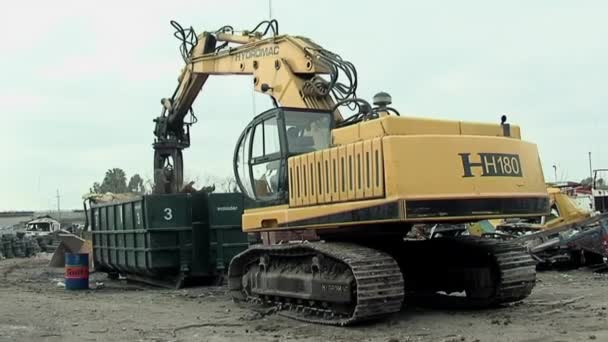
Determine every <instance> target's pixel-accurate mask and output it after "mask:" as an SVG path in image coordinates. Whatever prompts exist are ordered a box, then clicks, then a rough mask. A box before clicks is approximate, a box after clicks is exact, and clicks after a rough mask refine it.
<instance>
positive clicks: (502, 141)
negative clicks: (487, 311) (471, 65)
mask: <svg viewBox="0 0 608 342" xmlns="http://www.w3.org/2000/svg"><path fill="white" fill-rule="evenodd" d="M173 25H174V27H176V29H177V33H176V36H178V37H180V38H181V40H182V47H181V51H182V57H183V58H184V61H185V67H184V69H183V70H182V72H181V74H180V77H179V84H178V86H177V88H176V90H175V92H174V94H173V96H172V97H171V98H168V99H163V100H162V101H161V102H162V104H163V112H162V113H161V116H160V117H158V118H157V119H156V120H155V121H156V130H155V134H156V140H155V143H154V148H155V181H156V185H157V191H158V192H175V191H176V189H179V188H180V187H181V185H182V184H181V182H182V179H183V177H182V173H183V162H182V152H181V151H182V150H183V149H184V148H187V147H188V146H189V133H190V130H189V128H190V124H191V122H187V121H185V118H186V117H187V115H188V114H189V113H192V109H191V105H192V103H193V101H194V99H195V98H196V96H197V95H198V93H199V92H200V90H201V89H202V87H203V85H204V84H205V82H206V81H207V79H208V77H209V76H210V75H228V74H247V75H253V87H254V89H255V90H256V91H258V92H261V93H264V94H267V95H269V96H270V97H271V99H272V100H273V101H274V103H275V108H273V109H270V110H268V111H266V112H264V113H262V114H260V115H258V116H257V117H255V118H254V119H253V120H252V121H251V123H250V124H249V125H247V127H246V128H245V129H244V131H243V133H242V134H241V136H240V138H239V140H238V142H237V146H236V148H235V154H234V160H233V162H234V171H235V176H236V181H237V183H238V186H239V188H240V190H241V191H242V192H243V194H244V195H245V196H247V197H248V198H249V199H250V200H251V203H254V204H253V205H252V206H251V207H250V208H249V209H247V210H246V211H245V213H244V215H243V229H244V230H245V231H247V232H255V233H260V232H262V233H264V234H267V235H268V234H278V233H289V234H287V236H288V238H286V239H284V240H285V241H282V242H281V243H280V244H270V243H269V241H271V240H268V239H267V240H265V241H266V244H264V245H255V246H251V247H250V248H249V249H248V250H247V251H245V252H243V253H241V254H240V255H238V256H237V257H235V258H234V259H233V260H232V262H231V265H230V268H229V286H230V290H231V292H232V295H233V297H234V299H235V300H245V301H250V302H261V303H264V304H268V305H273V306H277V307H280V308H281V309H282V310H284V314H285V315H288V316H290V317H293V318H296V319H300V320H304V321H308V322H316V323H324V324H335V325H346V324H351V323H354V322H357V321H361V320H368V319H373V318H378V317H382V316H385V315H387V314H390V313H393V312H396V311H398V310H400V308H401V306H402V304H403V301H404V299H405V298H406V297H407V296H416V297H420V296H426V295H436V294H437V293H439V292H442V293H453V292H463V291H464V292H465V293H466V297H463V298H462V300H464V301H465V303H466V304H470V305H474V306H480V305H492V304H496V303H505V302H510V301H515V300H520V299H522V298H525V297H526V296H528V295H529V294H530V291H531V290H532V288H533V286H534V283H535V270H534V262H533V260H532V259H531V258H530V257H529V255H528V254H526V253H525V251H524V250H523V249H522V248H521V247H520V246H518V245H514V244H510V243H507V242H497V241H489V240H478V239H472V238H471V239H462V238H461V239H431V240H428V241H417V242H412V241H405V239H404V237H405V235H406V234H407V232H408V231H409V230H410V229H411V227H412V224H413V223H416V222H425V223H433V222H447V223H449V222H472V221H478V220H481V219H491V218H504V217H531V216H539V215H544V214H546V213H547V212H548V211H549V199H548V196H547V192H546V188H545V185H544V184H545V183H544V177H543V173H542V169H541V165H540V161H539V157H538V151H537V148H536V146H535V145H534V144H532V143H529V142H525V141H522V140H521V137H520V129H519V127H518V126H515V125H510V124H508V123H507V122H506V117H504V116H503V117H502V118H501V122H500V123H496V124H487V123H471V122H464V121H447V120H433V119H426V118H414V117H406V116H401V115H400V113H399V111H397V110H396V109H394V108H392V107H390V105H391V102H392V99H391V97H390V95H388V94H387V93H383V92H381V93H378V94H377V95H376V96H374V100H373V106H372V105H371V104H370V103H368V102H367V101H365V100H363V99H359V98H357V97H356V89H357V74H356V70H355V67H354V66H353V65H352V64H351V63H350V62H347V61H345V60H343V59H342V58H341V57H340V56H339V55H337V54H335V53H333V52H330V51H328V50H326V49H324V48H322V47H321V46H319V45H317V44H316V43H314V42H312V41H311V40H310V39H308V38H305V37H300V36H289V35H279V34H278V23H277V22H276V21H275V20H271V21H265V22H262V23H260V24H259V25H258V26H256V27H255V28H254V29H253V30H248V31H243V32H241V33H238V32H236V31H234V29H233V28H232V27H231V26H224V27H222V28H220V29H218V30H216V31H213V32H204V33H202V34H199V35H196V34H195V33H194V30H192V29H191V28H190V29H183V28H182V27H181V26H179V25H178V24H177V23H173ZM269 33H271V34H269ZM388 76H389V75H387V77H388ZM341 80H346V81H345V82H342V81H341ZM345 107H349V108H351V109H352V110H353V111H354V114H352V115H350V116H348V117H345V116H343V115H342V113H341V112H340V110H341V109H342V110H344V108H345ZM306 233H310V234H306ZM290 235H291V236H290ZM305 236H306V237H307V239H308V240H309V241H302V240H304V237H305ZM296 238H297V239H298V240H299V241H297V242H292V241H291V242H290V241H289V240H292V239H296Z"/></svg>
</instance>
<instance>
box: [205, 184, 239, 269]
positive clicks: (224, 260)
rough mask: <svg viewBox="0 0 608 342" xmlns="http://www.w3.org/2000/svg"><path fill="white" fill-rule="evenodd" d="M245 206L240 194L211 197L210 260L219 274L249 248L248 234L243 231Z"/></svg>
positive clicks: (214, 195)
mask: <svg viewBox="0 0 608 342" xmlns="http://www.w3.org/2000/svg"><path fill="white" fill-rule="evenodd" d="M243 206H244V197H243V195H242V194H239V193H228V194H210V195H209V227H210V234H211V253H210V258H211V262H212V263H214V267H215V268H216V271H217V272H218V273H221V272H223V271H224V270H226V269H227V268H228V264H229V263H230V260H232V258H233V257H234V256H235V255H236V254H238V253H240V252H242V251H243V250H245V249H247V247H248V242H247V234H245V233H243V231H242V230H241V215H242V214H243Z"/></svg>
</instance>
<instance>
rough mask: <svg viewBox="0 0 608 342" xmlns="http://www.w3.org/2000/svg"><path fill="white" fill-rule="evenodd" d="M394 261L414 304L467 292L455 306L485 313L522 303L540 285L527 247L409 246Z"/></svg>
mask: <svg viewBox="0 0 608 342" xmlns="http://www.w3.org/2000/svg"><path fill="white" fill-rule="evenodd" d="M394 256H395V257H396V259H397V260H398V262H399V263H400V266H401V267H402V269H403V270H404V277H405V278H406V280H407V282H406V297H408V298H409V297H412V298H415V297H421V298H423V300H424V298H429V295H435V294H436V293H437V292H443V293H446V294H449V293H453V292H464V293H465V296H461V297H456V299H455V300H453V301H451V302H450V304H449V305H452V304H454V303H458V304H456V305H457V306H459V307H461V308H480V307H487V306H493V305H498V304H505V303H510V302H515V301H519V300H522V299H524V298H526V297H527V296H529V295H530V293H531V292H532V289H533V288H534V285H535V283H536V262H535V261H534V259H532V257H531V256H530V254H528V253H527V252H526V250H525V248H524V247H523V246H521V245H520V244H517V243H514V242H509V241H497V240H490V239H481V238H473V237H457V238H438V239H431V240H427V241H422V242H410V241H407V242H405V243H404V246H403V248H401V252H400V253H398V254H397V255H394ZM414 256H415V257H416V258H413V257H414ZM412 260H415V262H417V264H413V263H412ZM415 301H416V302H420V301H421V300H420V298H418V299H416V300H415Z"/></svg>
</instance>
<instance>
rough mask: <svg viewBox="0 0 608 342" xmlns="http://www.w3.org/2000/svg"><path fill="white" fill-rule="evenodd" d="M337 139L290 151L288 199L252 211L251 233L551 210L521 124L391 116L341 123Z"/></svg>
mask: <svg viewBox="0 0 608 342" xmlns="http://www.w3.org/2000/svg"><path fill="white" fill-rule="evenodd" d="M505 133H508V135H507V136H505ZM332 141H333V146H332V147H331V148H328V149H325V150H320V151H316V152H311V153H306V154H302V155H298V156H293V157H290V158H289V160H288V167H289V171H288V177H289V180H288V182H289V185H290V187H289V188H290V192H289V204H286V205H279V206H272V207H264V208H256V209H250V210H246V211H245V214H244V215H243V228H244V230H245V231H247V232H255V231H268V230H279V229H296V228H297V229H300V228H312V229H320V228H336V227H341V226H344V227H348V226H353V225H361V224H370V223H378V222H398V221H401V222H425V221H475V220H481V219H488V218H494V217H525V216H538V215H542V214H544V213H547V212H548V211H549V198H548V195H547V189H546V186H545V182H544V177H543V173H542V168H541V165H540V160H539V158H538V150H537V148H536V145H535V144H532V143H529V142H525V141H522V140H521V139H520V131H519V127H517V126H510V127H509V129H508V130H505V129H504V127H503V126H502V125H500V124H483V123H470V122H461V121H444V120H432V119H422V118H413V117H396V116H384V117H381V118H378V119H375V120H370V121H365V122H361V123H358V124H355V125H352V126H347V127H344V128H338V129H334V130H333V131H332Z"/></svg>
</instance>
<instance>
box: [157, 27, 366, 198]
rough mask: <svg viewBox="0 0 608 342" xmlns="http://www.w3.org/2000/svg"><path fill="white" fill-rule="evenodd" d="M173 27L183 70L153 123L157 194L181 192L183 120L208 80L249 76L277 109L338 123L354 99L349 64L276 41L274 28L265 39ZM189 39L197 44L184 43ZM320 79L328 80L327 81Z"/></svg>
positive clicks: (287, 39) (308, 46) (309, 47)
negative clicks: (341, 106)
mask: <svg viewBox="0 0 608 342" xmlns="http://www.w3.org/2000/svg"><path fill="white" fill-rule="evenodd" d="M273 22H274V21H271V22H268V25H269V26H272V25H273ZM173 25H174V27H176V28H177V30H178V31H177V33H181V34H176V36H181V37H183V38H182V39H183V43H182V44H183V46H182V52H183V54H184V60H185V66H184V67H183V69H182V71H181V73H180V75H179V78H178V81H179V83H178V86H177V88H176V89H175V92H174V93H173V95H172V97H171V98H165V99H162V100H161V103H162V105H163V111H162V113H161V116H160V117H158V118H156V119H155V122H156V129H155V135H156V139H155V142H154V148H155V158H154V160H155V162H154V170H155V183H156V191H157V192H160V193H167V192H169V193H171V192H177V191H179V190H180V189H181V186H182V182H183V166H182V163H183V162H182V153H181V151H182V150H183V149H184V148H187V147H189V145H190V137H189V126H190V123H186V122H185V121H184V120H185V119H186V117H187V115H188V114H189V113H192V104H193V103H194V101H195V100H196V97H197V96H198V94H199V93H200V91H201V89H202V88H203V86H204V85H205V83H206V82H207V79H208V78H209V76H211V75H252V76H253V89H254V90H255V91H258V92H260V93H263V94H267V95H269V96H270V97H271V98H272V99H273V101H274V103H275V105H276V106H278V105H279V104H280V105H282V106H286V107H294V108H310V109H318V110H331V111H333V113H334V119H335V120H337V121H341V120H342V117H341V115H340V112H339V110H338V109H337V108H335V103H336V101H340V100H345V99H348V98H351V97H354V96H355V91H356V87H357V84H356V71H355V69H354V66H353V65H352V64H351V63H349V62H346V61H343V60H342V59H341V58H340V57H339V56H338V55H336V54H334V53H332V52H330V51H327V50H325V49H323V48H322V47H321V46H319V45H317V44H315V43H314V42H312V41H311V40H309V39H308V38H304V37H296V36H288V35H278V32H277V31H278V25H277V29H275V30H274V33H275V35H272V36H270V37H263V36H262V35H261V34H259V33H257V32H245V33H244V34H242V35H236V34H234V33H228V32H224V31H216V32H203V33H202V34H199V35H195V33H194V31H193V30H192V29H188V30H191V31H189V33H185V30H184V29H183V28H182V27H181V26H179V24H177V23H175V22H173ZM258 26H259V25H258ZM266 31H268V29H267V30H266ZM188 36H189V37H196V39H194V38H191V40H190V41H187V40H186V37H188ZM228 43H233V44H236V46H228V45H227V44H228ZM218 44H219V45H218ZM188 46H190V48H189V49H188ZM184 52H185V53H184ZM339 72H342V73H345V74H346V78H347V79H349V81H350V82H349V83H348V84H341V83H338V73H339ZM320 75H328V76H329V78H330V79H329V80H326V79H325V78H323V77H320Z"/></svg>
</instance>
